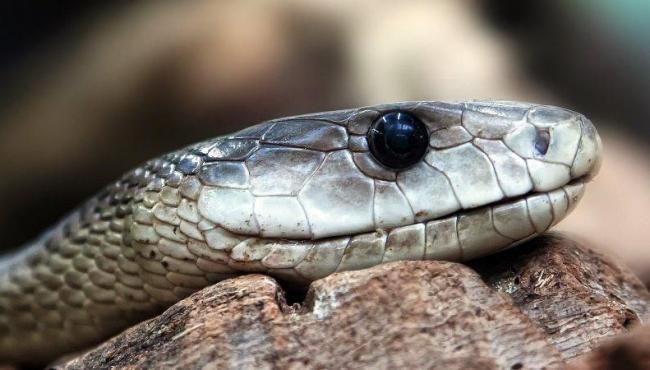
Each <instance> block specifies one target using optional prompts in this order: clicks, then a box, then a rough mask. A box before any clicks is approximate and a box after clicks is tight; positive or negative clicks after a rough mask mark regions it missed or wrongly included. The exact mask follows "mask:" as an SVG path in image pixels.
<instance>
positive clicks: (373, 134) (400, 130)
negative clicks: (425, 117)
mask: <svg viewBox="0 0 650 370" xmlns="http://www.w3.org/2000/svg"><path fill="white" fill-rule="evenodd" d="M428 145H429V132H428V130H427V127H426V126H425V125H424V124H423V123H422V122H420V120H418V119H417V118H416V117H414V116H413V115H411V114H409V113H406V112H390V113H386V114H384V115H383V116H381V117H379V119H378V120H377V121H375V122H374V123H373V124H372V126H371V127H370V130H369V131H368V146H369V147H370V151H371V152H372V154H373V155H374V157H375V158H376V159H377V160H378V161H379V162H381V164H383V165H384V166H386V167H390V168H393V169H402V168H406V167H409V166H411V165H413V164H415V163H417V162H418V161H419V160H420V159H422V157H423V156H424V153H425V152H426V150H427V146H428Z"/></svg>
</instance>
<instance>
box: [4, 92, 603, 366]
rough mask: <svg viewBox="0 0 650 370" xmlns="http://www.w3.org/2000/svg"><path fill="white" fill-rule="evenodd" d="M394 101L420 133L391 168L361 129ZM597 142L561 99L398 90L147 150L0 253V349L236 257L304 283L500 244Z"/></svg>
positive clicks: (216, 272) (73, 339)
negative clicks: (133, 165) (405, 96)
mask: <svg viewBox="0 0 650 370" xmlns="http://www.w3.org/2000/svg"><path fill="white" fill-rule="evenodd" d="M396 109H399V110H404V111H408V112H411V113H412V114H413V115H415V116H416V117H418V118H419V119H420V120H421V121H422V122H423V123H424V124H425V125H426V126H427V128H428V130H429V135H430V145H429V147H428V149H427V153H426V155H425V157H424V158H423V159H422V160H421V161H420V162H419V163H416V164H415V165H414V166H412V167H410V168H407V169H405V170H401V171H393V170H390V169H388V168H385V167H383V166H382V165H380V164H379V163H378V162H377V161H376V160H375V158H374V157H373V155H372V154H371V153H369V151H368V144H367V142H366V133H367V131H368V129H369V126H370V124H371V123H372V122H373V121H374V120H375V119H377V118H378V117H379V116H380V115H381V114H382V112H386V111H392V110H396ZM540 133H541V135H546V133H548V135H547V136H548V138H550V144H549V146H548V149H547V150H543V151H542V152H544V153H542V152H540V150H539V148H536V143H537V141H538V139H539V136H540ZM600 147H601V144H600V139H599V137H598V134H597V133H596V131H595V129H594V127H593V126H592V124H591V122H589V120H587V119H586V118H585V117H584V116H582V115H580V114H577V113H574V112H570V111H567V110H564V109H561V108H554V107H548V106H540V105H532V104H525V103H514V102H466V103H442V102H410V103H397V104H391V105H383V106H375V107H366V108H359V109H352V110H345V111H336V112H325V113H317V114H313V115H305V116H299V117H290V118H284V119H279V120H273V121H269V122H265V123H262V124H260V125H257V126H253V127H251V128H248V129H245V130H243V131H240V132H238V133H235V134H233V135H229V136H224V137H221V138H216V139H213V140H209V141H206V142H203V143H200V144H196V145H193V146H190V147H188V148H185V149H182V150H179V151H177V152H174V153H170V154H167V155H164V156H162V157H160V158H159V159H155V160H152V161H149V162H147V163H145V164H144V165H143V166H141V167H140V168H137V169H135V170H134V171H132V172H129V173H128V174H126V175H125V176H123V177H122V178H121V179H120V180H119V181H117V182H115V183H113V184H111V185H110V186H108V187H107V188H106V189H104V190H103V191H102V192H101V193H99V194H98V195H97V196H96V197H94V198H92V199H90V200H89V201H87V202H86V203H85V204H84V205H83V206H82V207H81V208H79V209H77V210H75V211H74V212H73V213H72V214H71V215H69V216H68V217H66V218H65V219H64V220H63V221H61V222H60V223H59V224H58V225H56V226H55V227H54V228H52V229H51V230H49V231H47V232H46V233H44V234H43V235H42V236H41V237H40V238H39V239H38V240H37V241H35V242H34V243H32V244H31V245H28V246H26V247H25V248H24V249H23V250H22V251H21V252H19V253H18V254H16V255H13V256H9V257H7V258H5V259H4V260H0V363H1V362H5V363H6V362H17V363H45V362H47V361H51V360H52V359H54V358H55V357H56V356H59V355H61V354H63V353H66V352H70V351H73V350H76V349H80V348H83V347H86V346H88V345H90V344H92V343H94V342H97V341H100V340H102V339H104V338H106V337H108V336H110V335H112V334H115V333H117V332H118V331H120V330H122V329H124V328H125V327H127V326H129V325H131V324H133V323H136V322H138V321H139V320H142V319H143V318H147V317H150V316H153V315H154V314H155V313H157V312H159V311H160V310H162V309H164V308H165V307H168V306H170V305H171V304H173V303H175V302H177V301H178V300H180V299H182V298H184V297H186V296H187V295H189V294H191V293H192V292H194V291H196V290H198V289H201V288H202V287H205V286H206V285H209V284H211V283H214V282H216V281H219V280H222V279H225V278H227V277H230V276H233V275H237V274H241V273H245V272H262V273H266V274H269V275H272V276H276V277H279V278H282V279H284V280H289V281H293V282H296V283H300V284H306V283H308V282H309V281H312V280H315V279H318V278H321V277H324V276H326V275H328V274H331V273H333V272H335V271H345V270H354V269H360V268H365V267H369V266H373V265H376V264H379V263H384V262H388V261H395V260H409V259H411V260H419V259H445V260H453V261H463V260H468V259H472V258H475V257H479V256H483V255H487V254H491V253H495V252H497V251H500V250H503V249H505V248H509V247H511V246H514V245H516V244H518V243H521V242H522V241H524V240H527V239H529V238H532V237H534V236H536V235H539V234H540V233H542V232H544V231H546V230H547V229H548V228H549V227H551V226H552V225H554V224H556V223H557V222H559V221H560V220H561V219H562V218H564V217H565V216H566V215H567V214H568V213H569V212H570V211H571V209H572V208H573V207H574V206H575V205H576V203H577V202H578V200H579V198H580V197H581V195H582V193H583V190H584V182H585V180H587V179H589V178H591V177H592V176H593V175H594V174H595V172H596V171H597V169H598V165H599V162H600Z"/></svg>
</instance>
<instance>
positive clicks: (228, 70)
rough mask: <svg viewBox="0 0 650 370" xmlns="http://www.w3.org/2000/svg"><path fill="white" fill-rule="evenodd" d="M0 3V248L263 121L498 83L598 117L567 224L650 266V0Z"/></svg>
mask: <svg viewBox="0 0 650 370" xmlns="http://www.w3.org/2000/svg"><path fill="white" fill-rule="evenodd" d="M0 18H1V22H2V27H1V30H0V77H1V80H0V81H1V82H2V83H1V84H0V158H2V163H3V166H2V167H3V169H2V172H0V205H1V206H0V247H2V248H5V249H9V248H11V247H15V246H18V245H20V244H21V243H23V242H25V241H28V240H29V239H31V238H34V237H35V236H36V235H37V234H38V233H39V232H40V231H42V230H43V229H44V228H46V227H48V226H50V225H52V224H53V223H54V222H55V221H56V220H57V219H58V218H60V217H61V216H62V215H64V214H65V213H66V212H68V211H69V210H71V209H72V208H73V207H75V206H76V205H78V204H79V203H81V202H82V201H83V200H84V199H85V198H87V197H89V196H91V195H92V194H93V193H95V192H96V191H97V190H99V189H100V188H101V187H103V186H104V185H106V184H108V183H109V182H110V181H112V180H114V179H116V178H117V177H118V176H119V175H120V174H121V173H123V172H125V171H127V170H128V169H130V168H132V167H133V166H135V165H137V164H138V163H140V162H142V161H144V160H146V159H149V158H151V157H154V156H157V155H159V154H161V153H163V152H165V151H169V150H172V149H175V148H178V147H181V146H184V145H186V144H189V143H192V142H195V141H199V140H202V139H205V138H208V137H212V136H216V135H219V134H222V133H227V132H231V131H233V130H235V129H237V128H239V127H242V126H248V125H250V124H253V123H256V122H258V121H261V120H265V119H270V118H275V117H279V116H283V115H293V114H299V113H305V112H311V111H322V110H330V109H340V108H346V107H354V106H359V105H367V104H375V103H380V102H389V101H401V100H420V99H422V100H444V99H471V98H495V99H512V100H528V101H534V102H539V103H546V104H555V105H561V106H565V107H567V108H570V109H573V110H576V111H579V112H582V113H584V114H586V115H587V116H588V117H590V118H591V119H592V120H593V121H594V122H595V123H596V125H597V126H598V128H599V130H600V132H601V135H602V136H603V139H604V146H605V161H604V164H603V167H602V170H601V173H600V175H599V176H598V177H597V180H596V181H595V182H594V183H592V184H591V185H590V186H589V187H588V191H587V195H586V197H585V199H584V201H583V203H582V205H581V206H580V207H578V209H577V210H576V211H575V212H574V214H573V215H572V216H571V217H570V218H569V219H568V220H566V221H565V222H563V223H562V224H561V228H562V229H563V230H566V231H568V232H571V233H573V234H574V235H577V236H578V237H579V238H583V239H586V240H587V241H588V242H589V244H590V245H591V246H594V247H598V248H600V249H601V250H604V251H607V253H609V254H616V255H618V256H620V257H621V258H623V259H624V260H625V261H626V262H627V263H628V265H630V266H631V267H632V268H634V269H635V271H637V273H638V274H639V276H641V277H642V278H643V279H645V281H646V283H650V241H649V240H650V238H649V236H648V233H649V232H650V214H649V213H650V150H649V149H648V143H649V142H650V125H649V124H648V122H649V121H650V72H649V71H650V38H649V35H650V22H648V21H647V20H648V19H650V2H643V1H638V0H637V1H633V0H618V1H615V2H614V1H608V0H576V1H572V2H566V1H560V0H550V1H544V2H542V1H522V0H511V1H488V0H465V1H459V0H435V1H400V2H394V1H388V0H384V1H382V0H378V1H367V0H361V1H354V2H351V1H343V0H334V1H322V2H318V1H313V0H278V1H274V2H270V1H262V0H259V1H252V0H238V1H227V0H226V1H203V0H195V1H192V2H178V1H171V0H168V1H141V2H137V3H136V2H131V1H112V2H106V1H89V0H85V1H81V0H69V1H65V2H43V1H35V0H21V1H18V0H5V1H3V2H2V3H0ZM0 249H1V248H0Z"/></svg>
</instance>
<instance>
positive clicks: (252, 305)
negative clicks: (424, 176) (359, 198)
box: [60, 235, 650, 369]
mask: <svg viewBox="0 0 650 370" xmlns="http://www.w3.org/2000/svg"><path fill="white" fill-rule="evenodd" d="M649 307H650V294H649V293H648V291H647V290H646V289H645V288H644V287H643V285H642V284H641V283H640V282H639V280H638V279H637V278H636V277H634V276H633V275H632V274H631V273H630V272H629V271H628V270H626V269H625V268H623V267H621V266H620V265H618V264H616V263H614V262H612V261H611V260H609V259H607V258H604V257H602V256H601V255H598V254H596V253H594V252H592V251H590V250H588V249H586V248H584V247H581V246H579V245H577V244H576V243H575V242H573V241H571V240H568V239H566V238H562V237H559V236H553V235H547V236H545V237H542V238H538V239H537V240H535V241H532V242H530V243H528V244H527V245H524V246H521V247H519V248H517V249H515V250H513V251H510V252H507V253H502V254H499V255H496V256H493V257H490V258H488V259H484V260H481V261H478V262H476V263H474V264H472V266H471V267H468V266H465V265H461V264H455V263H449V262H437V261H425V262H398V263H391V264H387V265H382V266H377V267H374V268H370V269H367V270H362V271H354V272H345V273H338V274H335V275H332V276H330V277H327V278H325V279H322V280H319V281H316V282H314V283H313V284H312V285H311V287H310V288H309V291H308V292H307V296H306V298H305V299H304V301H301V302H300V303H299V304H293V305H288V304H287V303H286V301H285V294H284V292H283V290H282V288H280V286H279V285H278V283H276V281H275V280H273V279H272V278H269V277H266V276H262V275H248V276H242V277H240V278H236V279H231V280H227V281H224V282H221V283H219V284H216V285H214V286H212V287H209V288H206V289H204V290H202V291H200V292H197V293H196V294H194V295H192V296H190V297H189V298H187V299H185V300H183V301H181V302H179V303H178V304H176V305H174V306H173V307H171V308H170V309H168V310H167V311H166V312H164V313H163V314H161V315H160V316H158V317H156V318H154V319H152V320H149V321H147V322H144V323H142V324H140V325H137V326H135V327H133V328H131V329H129V330H127V331H125V332H124V333H122V334H120V335H118V336H116V337H115V338H113V339H111V340H109V341H107V342H106V343H104V344H102V345H100V346H99V347H97V348H95V349H93V350H91V351H89V352H88V353H86V354H84V355H81V356H79V357H77V358H75V359H72V360H71V361H69V362H67V363H65V364H62V365H60V367H61V368H65V369H88V368H107V367H114V368H170V367H179V368H199V367H206V368H271V367H277V368H305V367H307V368H360V367H366V368H397V367H405V368H413V367H417V368H444V369H454V368H457V369H461V368H485V369H492V368H503V369H522V368H525V369H541V368H547V369H549V368H558V367H563V366H564V362H565V361H566V360H567V359H570V358H573V357H575V356H578V355H580V354H584V353H587V352H588V351H590V350H591V349H592V348H594V347H595V346H597V345H598V344H600V343H601V342H603V341H604V340H605V339H607V338H609V337H612V336H614V335H616V334H619V333H624V332H626V331H627V330H628V328H629V327H630V326H632V325H633V324H635V323H637V322H647V321H648V319H649V317H650V316H649ZM603 353H605V352H603ZM603 356H605V357H606V356H607V355H606V353H605V354H602V355H601V357H603ZM594 358H596V359H598V357H594ZM594 361H596V360H594Z"/></svg>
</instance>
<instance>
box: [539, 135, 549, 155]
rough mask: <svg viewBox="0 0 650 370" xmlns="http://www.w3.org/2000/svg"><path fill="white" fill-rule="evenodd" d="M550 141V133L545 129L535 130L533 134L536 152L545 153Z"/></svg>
mask: <svg viewBox="0 0 650 370" xmlns="http://www.w3.org/2000/svg"><path fill="white" fill-rule="evenodd" d="M550 142H551V134H550V133H549V132H548V131H547V130H537V134H536V135H535V150H537V153H539V154H541V155H544V154H546V152H547V151H548V145H549V143H550Z"/></svg>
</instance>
